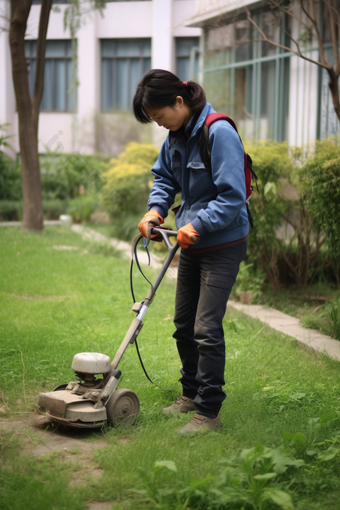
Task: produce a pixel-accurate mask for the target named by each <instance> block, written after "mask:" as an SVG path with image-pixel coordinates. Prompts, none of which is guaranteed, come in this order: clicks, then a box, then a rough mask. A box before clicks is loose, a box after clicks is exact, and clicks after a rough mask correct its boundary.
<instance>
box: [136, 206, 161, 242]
mask: <svg viewBox="0 0 340 510" xmlns="http://www.w3.org/2000/svg"><path fill="white" fill-rule="evenodd" d="M162 223H164V220H163V218H162V216H161V215H160V214H159V212H158V211H156V210H155V209H151V210H150V211H148V212H147V213H146V214H145V215H144V216H143V218H142V219H141V220H140V222H139V224H138V228H139V231H140V233H141V234H143V237H145V238H146V239H149V237H150V236H149V232H148V231H149V230H150V229H151V228H152V227H159V225H161V224H162ZM157 235H158V234H154V235H153V236H151V239H152V238H153V237H156V236H157Z"/></svg>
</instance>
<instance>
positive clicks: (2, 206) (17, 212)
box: [0, 200, 22, 221]
mask: <svg viewBox="0 0 340 510" xmlns="http://www.w3.org/2000/svg"><path fill="white" fill-rule="evenodd" d="M21 218H22V203H21V201H19V200H0V220H1V221H19V220H21Z"/></svg>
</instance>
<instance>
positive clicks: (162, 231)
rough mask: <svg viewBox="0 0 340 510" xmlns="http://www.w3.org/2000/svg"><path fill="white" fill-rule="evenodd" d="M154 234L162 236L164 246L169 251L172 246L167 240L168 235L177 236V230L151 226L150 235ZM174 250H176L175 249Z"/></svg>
mask: <svg viewBox="0 0 340 510" xmlns="http://www.w3.org/2000/svg"><path fill="white" fill-rule="evenodd" d="M154 234H159V235H161V236H162V238H163V241H164V243H165V246H166V247H167V249H168V251H169V252H170V251H171V250H172V249H173V248H174V246H173V245H172V244H171V243H170V241H169V237H177V232H175V231H174V230H170V229H168V228H164V227H152V229H151V235H154ZM176 244H177V243H176ZM177 248H178V246H177ZM175 251H177V249H176V250H175Z"/></svg>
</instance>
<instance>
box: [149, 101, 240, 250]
mask: <svg viewBox="0 0 340 510" xmlns="http://www.w3.org/2000/svg"><path fill="white" fill-rule="evenodd" d="M214 112H215V111H214V110H213V108H212V106H211V105H210V104H209V103H206V104H205V106H204V108H203V110H202V112H201V113H200V115H199V117H198V119H197V116H196V117H192V118H191V119H190V122H189V124H188V126H187V127H186V135H185V134H184V133H183V132H182V131H170V132H169V136H168V137H167V139H166V140H165V142H164V143H163V145H162V148H161V151H160V153H159V156H158V159H157V161H156V163H155V165H154V167H153V169H152V173H153V175H154V177H155V178H154V183H153V186H152V189H151V192H150V196H149V201H148V208H149V209H156V210H157V211H158V212H159V214H160V215H161V216H162V217H163V218H166V216H167V215H168V210H169V209H170V207H171V206H172V204H173V203H174V200H175V196H176V194H177V193H179V192H181V193H182V201H181V207H180V209H179V211H178V213H177V215H176V226H177V228H178V229H179V228H181V227H183V226H184V225H186V224H188V223H191V224H192V225H193V227H194V228H195V230H196V231H197V232H198V233H199V234H200V236H201V238H200V240H199V242H198V243H197V244H195V245H192V246H190V250H195V249H201V248H207V247H211V246H217V245H219V244H224V243H229V242H232V241H237V240H238V239H242V238H243V237H245V236H246V235H247V234H248V231H249V225H248V214H247V208H246V203H245V202H246V186H245V178H244V149H243V146H242V143H241V141H240V138H239V136H238V134H237V133H236V131H235V130H234V128H233V127H232V126H231V125H230V124H229V122H227V121H225V120H218V121H216V122H214V123H213V124H212V125H211V126H210V128H209V146H210V148H211V167H212V171H211V172H210V171H209V170H207V169H206V168H205V166H204V164H203V162H202V159H201V156H200V153H199V148H198V134H199V131H200V129H201V128H202V126H203V124H204V120H205V118H206V116H207V115H208V114H209V113H214ZM190 131H191V134H190Z"/></svg>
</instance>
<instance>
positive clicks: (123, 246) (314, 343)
mask: <svg viewBox="0 0 340 510" xmlns="http://www.w3.org/2000/svg"><path fill="white" fill-rule="evenodd" d="M44 224H47V225H60V224H61V222H60V221H46V222H44ZM12 225H20V222H3V223H0V226H12ZM71 229H72V231H73V232H76V233H77V234H81V235H82V236H83V237H84V238H85V239H90V240H93V241H97V242H106V243H107V242H109V243H110V244H111V245H112V246H114V247H115V248H117V250H120V251H121V252H122V254H123V255H124V256H126V257H128V258H131V247H130V244H129V243H126V242H124V241H118V240H117V239H108V238H107V237H106V236H104V235H102V234H100V233H98V232H96V231H95V230H92V229H90V228H87V227H83V226H82V225H72V227H71ZM138 259H139V261H140V263H141V264H147V263H148V256H147V254H146V253H145V252H143V251H141V250H139V252H138ZM151 265H152V266H153V267H154V268H160V267H161V265H162V264H161V262H160V261H159V260H157V259H156V257H154V256H152V255H151ZM168 275H169V277H170V278H172V279H175V278H176V270H175V268H170V269H169V270H168ZM228 306H231V307H232V308H235V309H236V310H239V311H240V312H243V313H245V314H246V315H248V316H249V317H252V318H253V319H259V320H260V321H261V322H264V323H266V324H268V326H270V327H271V328H273V329H275V330H277V331H281V332H282V333H284V334H285V335H288V336H291V337H293V338H296V340H297V341H298V342H299V343H300V344H301V345H303V346H304V347H307V348H309V349H312V350H313V351H316V352H320V353H326V354H328V355H329V356H330V357H331V358H334V359H337V360H339V361H340V341H338V340H334V339H333V338H331V337H330V336H327V335H324V334H322V333H320V332H319V331H317V330H315V329H308V328H304V327H303V326H301V324H300V321H299V319H296V318H295V317H291V316H290V315H287V314H285V313H282V312H279V311H278V310H274V309H273V308H268V307H266V306H262V305H243V304H241V303H238V302H235V301H229V302H228Z"/></svg>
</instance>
